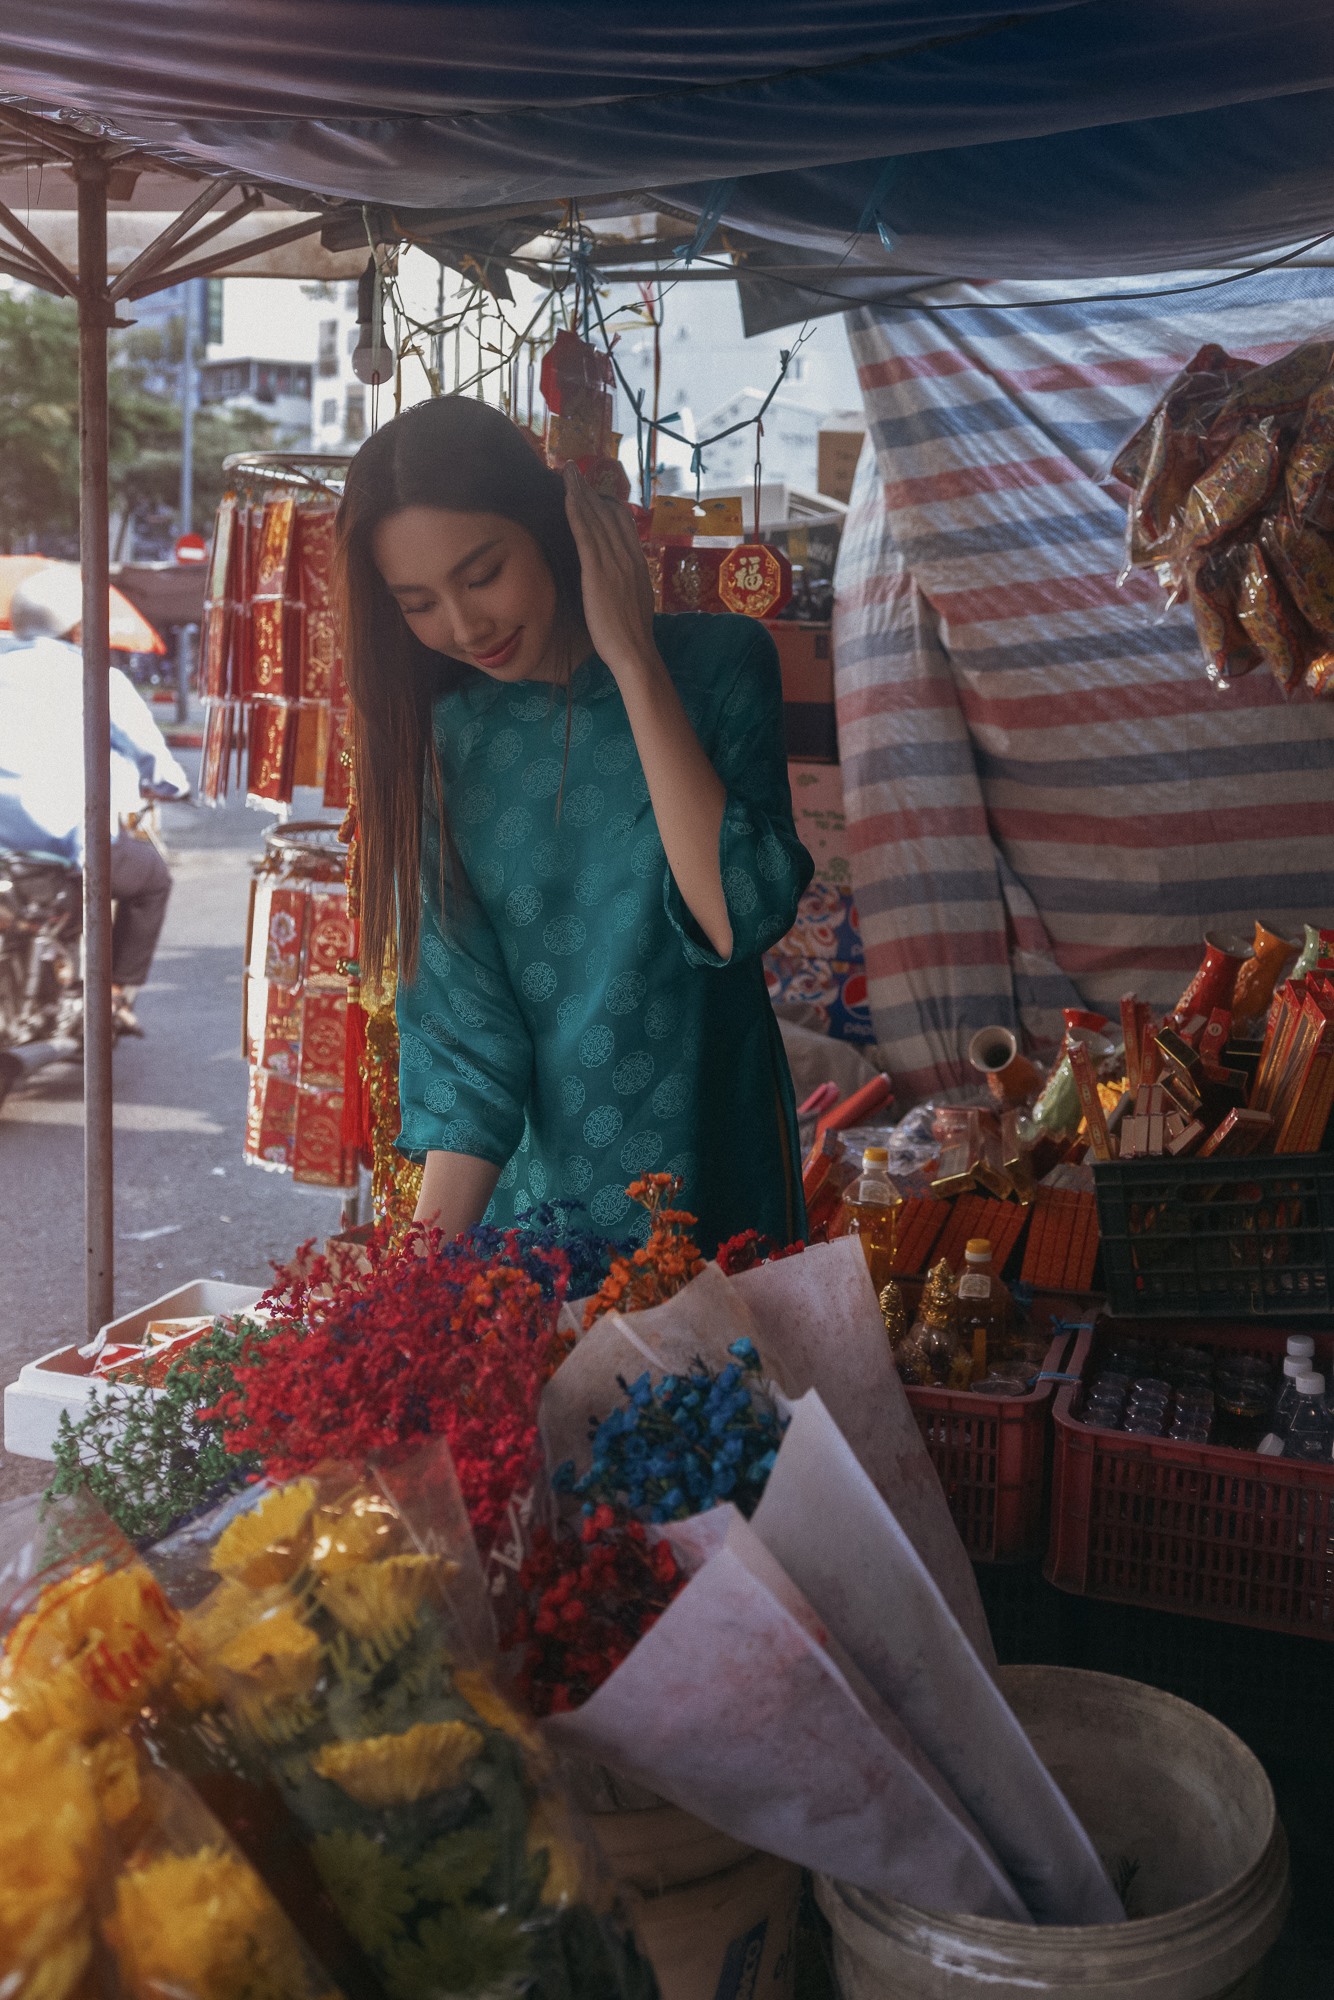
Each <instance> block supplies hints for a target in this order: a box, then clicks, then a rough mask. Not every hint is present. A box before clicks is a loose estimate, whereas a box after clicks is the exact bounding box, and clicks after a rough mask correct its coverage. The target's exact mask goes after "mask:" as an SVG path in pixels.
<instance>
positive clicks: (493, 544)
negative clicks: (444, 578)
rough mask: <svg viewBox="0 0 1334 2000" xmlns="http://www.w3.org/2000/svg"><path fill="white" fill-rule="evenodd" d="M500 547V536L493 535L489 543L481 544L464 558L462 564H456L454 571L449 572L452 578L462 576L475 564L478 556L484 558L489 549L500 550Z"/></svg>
mask: <svg viewBox="0 0 1334 2000" xmlns="http://www.w3.org/2000/svg"><path fill="white" fill-rule="evenodd" d="M499 546H500V536H499V535H492V536H491V538H490V540H489V541H485V542H479V543H478V544H477V547H476V548H475V549H472V550H471V551H470V552H469V553H468V554H467V555H466V556H464V558H463V560H462V562H456V563H455V565H454V567H453V569H452V570H451V571H450V572H449V574H450V576H451V577H456V576H462V574H463V572H464V570H465V569H467V568H468V566H469V564H471V563H475V562H476V560H477V558H478V556H484V555H485V554H486V553H487V551H488V550H489V549H496V548H499Z"/></svg>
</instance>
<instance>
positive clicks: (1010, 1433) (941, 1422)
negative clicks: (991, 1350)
mask: <svg viewBox="0 0 1334 2000" xmlns="http://www.w3.org/2000/svg"><path fill="white" fill-rule="evenodd" d="M900 1282H901V1283H902V1281H900ZM902 1289H903V1292H904V1296H905V1298H908V1299H909V1301H910V1304H911V1303H915V1300H916V1295H917V1293H918V1291H919V1290H920V1287H918V1286H914V1285H909V1284H906V1283H904V1284H903V1285H902ZM1029 1317H1030V1319H1031V1320H1032V1322H1033V1324H1034V1326H1035V1327H1036V1328H1037V1329H1039V1330H1040V1331H1046V1332H1049V1333H1050V1335H1051V1341H1050V1345H1049V1346H1048V1349H1047V1354H1046V1358H1045V1360H1044V1361H1043V1364H1042V1373H1043V1375H1044V1376H1051V1375H1054V1374H1056V1373H1057V1371H1058V1370H1059V1369H1060V1367H1061V1361H1062V1357H1063V1356H1064V1354H1065V1352H1066V1350H1067V1348H1068V1347H1069V1345H1070V1341H1071V1338H1072V1335H1071V1330H1070V1329H1071V1324H1072V1322H1075V1321H1077V1320H1079V1319H1081V1317H1083V1316H1082V1315H1081V1311H1080V1308H1079V1306H1078V1304H1077V1303H1075V1302H1072V1301H1071V1299H1070V1298H1069V1297H1062V1298H1056V1297H1048V1296H1046V1295H1045V1294H1043V1293H1038V1294H1037V1295H1036V1296H1035V1298H1034V1300H1033V1303H1032V1306H1031V1307H1030V1308H1029ZM1089 1337H1090V1336H1089V1334H1088V1332H1087V1331H1085V1332H1082V1333H1081V1334H1080V1335H1079V1340H1080V1341H1082V1342H1084V1343H1085V1344H1087V1342H1088V1340H1089ZM1079 1357H1080V1349H1079V1347H1078V1345H1077V1346H1076V1349H1075V1366H1076V1367H1077V1365H1078V1361H1079ZM1056 1387H1057V1384H1056V1383H1055V1382H1052V1381H1049V1380H1048V1381H1039V1382H1038V1384H1037V1387H1036V1388H1035V1389H1033V1390H1032V1391H1031V1392H1030V1394H1028V1395H1027V1396H975V1395H974V1394H973V1392H972V1390H971V1389H934V1388H931V1389H928V1388H916V1387H910V1388H909V1389H908V1390H907V1391H906V1393H907V1397H908V1401H909V1403H910V1405H911V1406H912V1412H913V1415H914V1416H915V1417H916V1419H917V1425H918V1429H919V1430H920V1431H921V1433H922V1436H923V1437H924V1438H925V1440H926V1447H927V1450H928V1451H929V1452H930V1454H931V1462H932V1464H933V1465H934V1466H935V1468H936V1471H937V1472H938V1473H939V1474H940V1483H941V1485H942V1486H943V1487H944V1488H945V1497H946V1499H947V1500H948V1501H949V1505H950V1513H951V1515H952V1516H953V1519H954V1525H955V1527H956V1528H957V1529H958V1530H959V1533H960V1535H961V1536H962V1538H963V1545H964V1547H965V1548H966V1549H967V1551H968V1553H969V1555H970V1556H971V1557H972V1558H973V1560H974V1561H975V1562H1009V1561H1014V1560H1015V1559H1016V1558H1018V1557H1021V1556H1030V1555H1032V1554H1034V1553H1035V1551H1036V1550H1037V1549H1039V1548H1041V1546H1042V1502H1043V1491H1044V1487H1045V1484H1046V1471H1047V1458H1048V1445H1049V1442H1050V1437H1051V1426H1050V1425H1049V1423H1048V1422H1047V1414H1048V1411H1049V1410H1050V1408H1051V1400H1052V1390H1053V1389H1054V1388H1056Z"/></svg>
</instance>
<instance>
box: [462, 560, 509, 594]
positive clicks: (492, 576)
mask: <svg viewBox="0 0 1334 2000" xmlns="http://www.w3.org/2000/svg"><path fill="white" fill-rule="evenodd" d="M504 567H505V565H504V563H497V564H496V566H495V568H494V569H489V570H488V571H487V573H486V575H485V576H475V577H474V578H473V579H472V581H471V583H470V584H469V585H468V588H469V590H485V589H486V587H487V585H488V584H489V583H494V582H495V580H496V578H497V577H498V576H499V575H500V572H501V570H502V569H503V568H504Z"/></svg>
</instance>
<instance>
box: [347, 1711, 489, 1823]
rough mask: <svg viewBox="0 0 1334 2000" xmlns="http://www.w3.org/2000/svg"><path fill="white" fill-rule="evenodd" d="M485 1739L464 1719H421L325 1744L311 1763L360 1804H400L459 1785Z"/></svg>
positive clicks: (406, 1803)
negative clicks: (387, 1732)
mask: <svg viewBox="0 0 1334 2000" xmlns="http://www.w3.org/2000/svg"><path fill="white" fill-rule="evenodd" d="M485 1740H486V1739H485V1738H484V1737H483V1735H482V1733H481V1731H480V1730H477V1729H473V1728H471V1727H470V1726H469V1725H468V1724H467V1723H466V1722H419V1723H417V1724H416V1726H415V1728H412V1729H408V1730H405V1731H404V1732H403V1734H402V1735H401V1736H366V1737H363V1738H362V1739H361V1740H360V1741H359V1742H350V1743H327V1744H326V1745H325V1746H324V1748H323V1749H322V1750H320V1751H318V1752H317V1753H316V1755H315V1756H314V1757H312V1759H311V1763H312V1765H313V1767H314V1769H315V1770H316V1771H317V1772H318V1774H319V1776H320V1777H321V1778H328V1779H330V1780H331V1781H332V1783H334V1784H335V1785H337V1786H339V1787H340V1788H341V1790H343V1791H345V1792H346V1793H347V1794H348V1796H349V1798H354V1799H355V1800H356V1801H357V1804H358V1805H363V1806H377V1807H380V1806H401V1805H408V1804H410V1803H411V1802H412V1800H414V1799H424V1798H427V1797H429V1796H430V1794H431V1793H432V1792H443V1791H446V1790H447V1789H448V1788H449V1786H450V1785H454V1784H457V1783H458V1780H459V1776H460V1774H461V1772H462V1771H463V1768H464V1766H465V1765H467V1764H470V1763H471V1762H472V1760H473V1758H474V1757H475V1756H476V1755H477V1753H478V1751H479V1750H480V1749H481V1748H482V1745H483V1743H484V1742H485Z"/></svg>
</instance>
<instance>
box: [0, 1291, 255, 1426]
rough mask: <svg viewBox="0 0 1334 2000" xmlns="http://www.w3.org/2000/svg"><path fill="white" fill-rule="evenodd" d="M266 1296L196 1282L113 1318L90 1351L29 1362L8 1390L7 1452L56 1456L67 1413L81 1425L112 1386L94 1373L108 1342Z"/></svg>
mask: <svg viewBox="0 0 1334 2000" xmlns="http://www.w3.org/2000/svg"><path fill="white" fill-rule="evenodd" d="M262 1296H263V1294H262V1292H261V1291H260V1289H259V1288H258V1287H257V1286H254V1285H224V1284H220V1283H218V1282H217V1281H216V1280H215V1279H211V1278H196V1279H194V1280H192V1282H191V1283H190V1284H188V1285H180V1286H178V1287H177V1289H176V1290H175V1291H174V1292H167V1293H164V1295H163V1296H162V1297H161V1298H160V1299H154V1300H153V1301H152V1303H151V1304H150V1305H146V1306H140V1307H138V1308H137V1309H136V1310H135V1311H134V1312H130V1313H124V1314H122V1316H121V1317H120V1318H119V1319H113V1320H109V1321H108V1322H107V1324H106V1325H105V1326H104V1327H102V1328H101V1330H100V1331H99V1333H98V1335H97V1338H96V1340H95V1341H90V1342H89V1343H88V1345H87V1349H86V1351H85V1350H84V1349H82V1348H80V1347H79V1346H78V1345H77V1344H75V1345H71V1346H68V1347H57V1348H55V1349H54V1350H53V1351H52V1352H51V1353H50V1354H43V1355H42V1356H41V1358H40V1359H39V1360H37V1361H28V1362H25V1363H24V1365H23V1367H22V1368H21V1369H20V1370H19V1378H18V1380H17V1382H11V1383H10V1384H9V1385H8V1387H7V1388H6V1390H5V1450H6V1451H12V1452H14V1453H15V1454H16V1455H17V1456H18V1457H20V1458H46V1459H49V1458H52V1457H53V1456H54V1454H55V1442H56V1432H57V1431H58V1430H59V1428H60V1419H61V1415H62V1413H63V1412H65V1411H68V1413H69V1415H70V1418H71V1420H73V1421H77V1420H78V1418H80V1417H81V1416H83V1415H84V1413H85V1411H86V1410H87V1408H88V1399H89V1397H90V1396H91V1395H92V1393H93V1391H94V1390H95V1389H96V1390H103V1391H104V1390H105V1389H106V1388H107V1386H108V1385H107V1383H106V1382H105V1380H104V1379H103V1378H102V1377H101V1376H97V1375H94V1374H93V1365H94V1363H95V1362H96V1360H97V1356H98V1354H99V1353H100V1352H101V1350H102V1348H103V1347H104V1346H106V1345H107V1344H108V1343H114V1342H122V1343H125V1344H126V1345H129V1344H132V1343H135V1342H138V1341H141V1340H142V1339H143V1337H144V1329H145V1327H146V1326H147V1325H148V1323H149V1321H150V1320H157V1319H195V1318H200V1317H202V1316H203V1315H204V1314H205V1313H239V1312H247V1311H248V1310H249V1309H250V1308H251V1307H252V1306H254V1305H257V1304H258V1302H259V1300H260V1298H261V1297H262ZM148 1393H149V1394H150V1395H151V1394H153V1393H154V1392H153V1391H152V1390H150V1391H149V1392H148Z"/></svg>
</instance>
